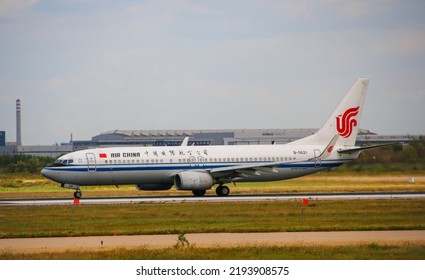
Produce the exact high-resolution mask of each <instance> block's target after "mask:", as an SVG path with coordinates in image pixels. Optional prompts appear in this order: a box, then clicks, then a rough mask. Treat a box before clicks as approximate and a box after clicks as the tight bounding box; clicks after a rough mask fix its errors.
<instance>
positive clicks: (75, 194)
mask: <svg viewBox="0 0 425 280" xmlns="http://www.w3.org/2000/svg"><path fill="white" fill-rule="evenodd" d="M82 196H83V194H82V193H81V191H75V192H74V197H75V198H78V199H80V198H81V197H82Z"/></svg>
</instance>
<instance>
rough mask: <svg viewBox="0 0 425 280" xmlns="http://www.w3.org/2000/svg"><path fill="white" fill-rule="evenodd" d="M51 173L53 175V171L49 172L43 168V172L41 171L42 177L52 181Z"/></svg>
mask: <svg viewBox="0 0 425 280" xmlns="http://www.w3.org/2000/svg"><path fill="white" fill-rule="evenodd" d="M50 173H51V171H49V170H48V169H47V168H43V170H41V175H42V176H44V177H46V178H48V179H51V176H49V175H50Z"/></svg>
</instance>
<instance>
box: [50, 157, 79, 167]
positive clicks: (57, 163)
mask: <svg viewBox="0 0 425 280" xmlns="http://www.w3.org/2000/svg"><path fill="white" fill-rule="evenodd" d="M73 162H74V160H73V159H57V160H56V161H55V162H54V163H53V164H52V165H51V166H52V167H60V166H67V165H69V164H71V163H73Z"/></svg>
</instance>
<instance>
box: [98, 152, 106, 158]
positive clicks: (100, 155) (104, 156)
mask: <svg viewBox="0 0 425 280" xmlns="http://www.w3.org/2000/svg"><path fill="white" fill-rule="evenodd" d="M99 157H100V158H107V156H106V154H105V153H101V154H99Z"/></svg>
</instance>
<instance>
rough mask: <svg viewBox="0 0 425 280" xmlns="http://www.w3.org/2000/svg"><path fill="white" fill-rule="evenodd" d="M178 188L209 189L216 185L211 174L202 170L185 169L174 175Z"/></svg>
mask: <svg viewBox="0 0 425 280" xmlns="http://www.w3.org/2000/svg"><path fill="white" fill-rule="evenodd" d="M174 185H175V186H176V188H177V189H178V190H208V189H211V188H212V186H214V178H213V177H212V176H211V174H209V173H206V172H200V171H183V172H180V173H178V174H176V176H175V177H174Z"/></svg>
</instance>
